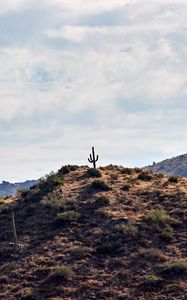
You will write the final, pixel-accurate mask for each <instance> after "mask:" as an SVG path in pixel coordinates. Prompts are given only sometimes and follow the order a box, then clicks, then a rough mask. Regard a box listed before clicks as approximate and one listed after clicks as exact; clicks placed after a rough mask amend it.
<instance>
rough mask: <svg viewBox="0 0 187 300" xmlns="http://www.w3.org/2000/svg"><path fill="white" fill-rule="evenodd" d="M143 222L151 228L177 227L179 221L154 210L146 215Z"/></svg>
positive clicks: (163, 212) (158, 210)
mask: <svg viewBox="0 0 187 300" xmlns="http://www.w3.org/2000/svg"><path fill="white" fill-rule="evenodd" d="M143 220H144V221H145V222H146V223H147V224H148V225H151V226H153V227H154V226H155V227H156V226H157V225H159V226H162V225H166V224H169V225H177V224H178V223H179V221H178V220H177V219H174V218H173V217H171V216H170V215H168V214H167V213H166V212H165V210H163V209H155V210H151V211H149V212H148V213H146V214H145V215H144V217H143Z"/></svg>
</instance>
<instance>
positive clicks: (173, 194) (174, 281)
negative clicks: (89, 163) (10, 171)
mask: <svg viewBox="0 0 187 300" xmlns="http://www.w3.org/2000/svg"><path fill="white" fill-rule="evenodd" d="M88 170H89V168H88V167H77V166H64V167H63V168H61V169H60V170H59V173H57V174H54V173H52V174H50V175H49V176H47V177H46V179H43V180H42V181H41V183H40V184H39V185H38V186H36V187H35V188H33V189H32V190H29V192H27V193H26V194H25V195H22V196H21V195H17V196H16V197H14V198H10V199H7V200H6V199H1V202H0V227H1V231H0V272H1V276H0V285H1V291H0V298H1V299H5V300H6V299H12V300H14V299H35V300H36V299H40V300H43V299H51V300H52V299H65V300H70V299H71V300H75V299H76V300H87V299H103V300H105V299H107V300H108V299H112V300H113V299H116V300H120V299H121V300H122V299H140V300H143V299H168V300H169V299H173V300H178V299H184V297H185V294H186V293H187V284H186V281H185V280H186V247H187V242H186V240H187V230H186V224H187V223H186V220H187V218H186V216H187V180H185V179H183V180H180V181H179V182H178V183H174V182H173V183H172V182H169V183H168V179H169V177H166V176H160V175H158V174H153V173H151V172H142V170H141V169H128V168H123V167H121V166H112V165H110V166H108V167H103V168H101V169H100V170H99V171H100V172H101V174H102V180H99V181H98V179H97V181H95V180H96V178H94V175H93V174H89V172H90V171H88ZM94 172H95V171H94ZM106 187H107V188H106ZM23 196H24V197H23ZM12 211H14V213H15V220H16V229H17V235H18V249H17V251H15V249H14V247H13V244H11V243H12V241H13V236H12V223H11V212H12ZM54 224H55V226H54ZM69 266H71V267H69ZM72 270H73V272H72ZM51 286H52V288H51ZM29 297H30V298H29Z"/></svg>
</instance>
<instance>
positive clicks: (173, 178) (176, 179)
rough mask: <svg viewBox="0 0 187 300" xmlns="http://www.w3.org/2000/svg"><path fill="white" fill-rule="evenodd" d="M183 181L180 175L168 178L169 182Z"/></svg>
mask: <svg viewBox="0 0 187 300" xmlns="http://www.w3.org/2000/svg"><path fill="white" fill-rule="evenodd" d="M180 181H181V177H179V176H171V177H169V179H168V182H169V183H179V182H180Z"/></svg>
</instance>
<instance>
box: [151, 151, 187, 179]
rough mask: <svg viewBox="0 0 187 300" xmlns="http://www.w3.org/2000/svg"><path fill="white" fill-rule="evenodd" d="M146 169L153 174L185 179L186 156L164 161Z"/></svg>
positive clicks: (186, 168)
mask: <svg viewBox="0 0 187 300" xmlns="http://www.w3.org/2000/svg"><path fill="white" fill-rule="evenodd" d="M147 168H149V169H151V170H152V171H153V172H155V173H163V174H168V175H179V176H184V177H187V154H183V155H179V156H176V157H173V158H170V159H166V160H164V161H161V162H159V163H156V164H153V165H151V166H148V167H147Z"/></svg>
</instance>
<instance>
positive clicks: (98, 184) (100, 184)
mask: <svg viewBox="0 0 187 300" xmlns="http://www.w3.org/2000/svg"><path fill="white" fill-rule="evenodd" d="M91 188H92V189H94V190H98V191H110V190H111V187H110V186H109V185H108V184H107V183H106V182H104V181H102V180H94V181H93V182H92V183H91Z"/></svg>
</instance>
